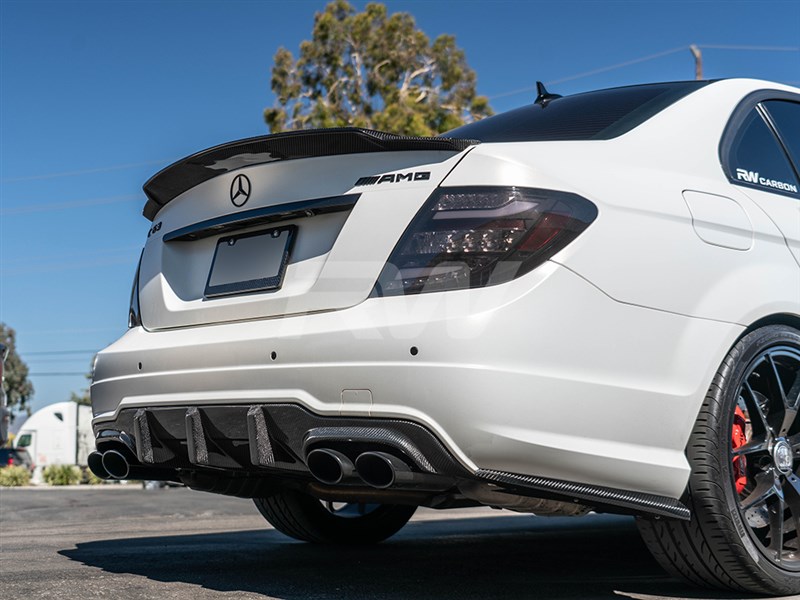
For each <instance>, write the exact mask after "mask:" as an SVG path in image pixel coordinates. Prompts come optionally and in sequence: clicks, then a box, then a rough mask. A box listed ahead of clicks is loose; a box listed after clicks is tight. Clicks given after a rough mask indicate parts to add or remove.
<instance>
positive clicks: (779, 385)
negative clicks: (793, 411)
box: [767, 354, 788, 406]
mask: <svg viewBox="0 0 800 600" xmlns="http://www.w3.org/2000/svg"><path fill="white" fill-rule="evenodd" d="M767 363H768V364H769V366H770V367H771V369H770V373H771V375H772V376H771V377H768V378H767V380H768V381H769V384H768V385H769V387H770V388H771V389H772V393H773V394H776V395H777V397H778V398H780V400H781V402H782V403H783V405H784V406H788V404H787V403H786V391H785V390H784V389H783V382H782V381H781V375H780V373H779V372H778V365H776V364H775V360H774V359H773V358H772V355H771V354H768V355H767Z"/></svg>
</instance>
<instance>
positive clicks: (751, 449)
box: [731, 440, 800, 456]
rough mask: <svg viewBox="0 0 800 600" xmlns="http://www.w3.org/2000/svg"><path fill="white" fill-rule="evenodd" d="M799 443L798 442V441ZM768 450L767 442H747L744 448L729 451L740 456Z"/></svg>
mask: <svg viewBox="0 0 800 600" xmlns="http://www.w3.org/2000/svg"><path fill="white" fill-rule="evenodd" d="M798 442H799V443H800V440H798ZM767 450H769V442H764V441H762V442H753V441H750V442H747V443H746V444H745V445H744V446H739V447H738V448H736V449H734V450H732V451H731V453H732V454H733V455H734V456H741V455H743V454H755V453H756V452H766V451H767Z"/></svg>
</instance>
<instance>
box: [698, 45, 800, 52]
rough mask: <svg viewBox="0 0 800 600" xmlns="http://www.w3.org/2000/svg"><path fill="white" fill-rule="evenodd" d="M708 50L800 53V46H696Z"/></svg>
mask: <svg viewBox="0 0 800 600" xmlns="http://www.w3.org/2000/svg"><path fill="white" fill-rule="evenodd" d="M697 46H698V47H699V48H708V49H710V50H747V51H752V52H800V46H731V45H726V44H697Z"/></svg>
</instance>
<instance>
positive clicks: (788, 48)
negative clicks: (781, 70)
mask: <svg viewBox="0 0 800 600" xmlns="http://www.w3.org/2000/svg"><path fill="white" fill-rule="evenodd" d="M696 47H698V48H708V49H713V50H747V51H758V52H800V47H795V46H736V45H723V44H696ZM688 49H689V46H678V47H676V48H670V49H669V50H664V51H663V52H656V53H655V54H648V55H646V56H640V57H639V58H634V59H631V60H626V61H624V62H620V63H616V64H613V65H608V66H606V67H599V68H597V69H592V70H591V71H584V72H583V73H577V74H575V75H570V76H568V77H562V78H561V79H554V80H552V81H545V82H544V83H545V84H546V85H558V84H559V83H566V82H567V81H574V80H575V79H581V78H583V77H590V76H592V75H599V74H600V73H606V72H608V71H614V70H616V69H621V68H623V67H629V66H631V65H635V64H639V63H643V62H647V61H650V60H655V59H656V58H662V57H664V56H670V55H672V54H677V53H678V52H683V51H685V50H688ZM535 89H536V86H535V85H529V86H526V87H524V88H519V89H516V90H512V91H509V92H501V93H499V94H494V95H492V96H488V99H489V100H494V99H496V98H505V97H507V96H514V95H516V94H523V93H527V92H532V91H534V90H535Z"/></svg>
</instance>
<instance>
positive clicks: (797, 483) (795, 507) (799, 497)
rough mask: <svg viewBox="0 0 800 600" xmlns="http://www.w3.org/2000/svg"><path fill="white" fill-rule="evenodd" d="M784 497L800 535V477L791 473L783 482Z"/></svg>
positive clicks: (795, 528)
mask: <svg viewBox="0 0 800 600" xmlns="http://www.w3.org/2000/svg"><path fill="white" fill-rule="evenodd" d="M783 498H784V500H785V501H786V506H787V507H788V508H789V513H790V514H791V517H790V519H789V520H790V522H792V523H794V530H795V533H796V534H797V536H800V478H798V477H797V475H789V476H788V477H786V480H785V481H784V483H783Z"/></svg>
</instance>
